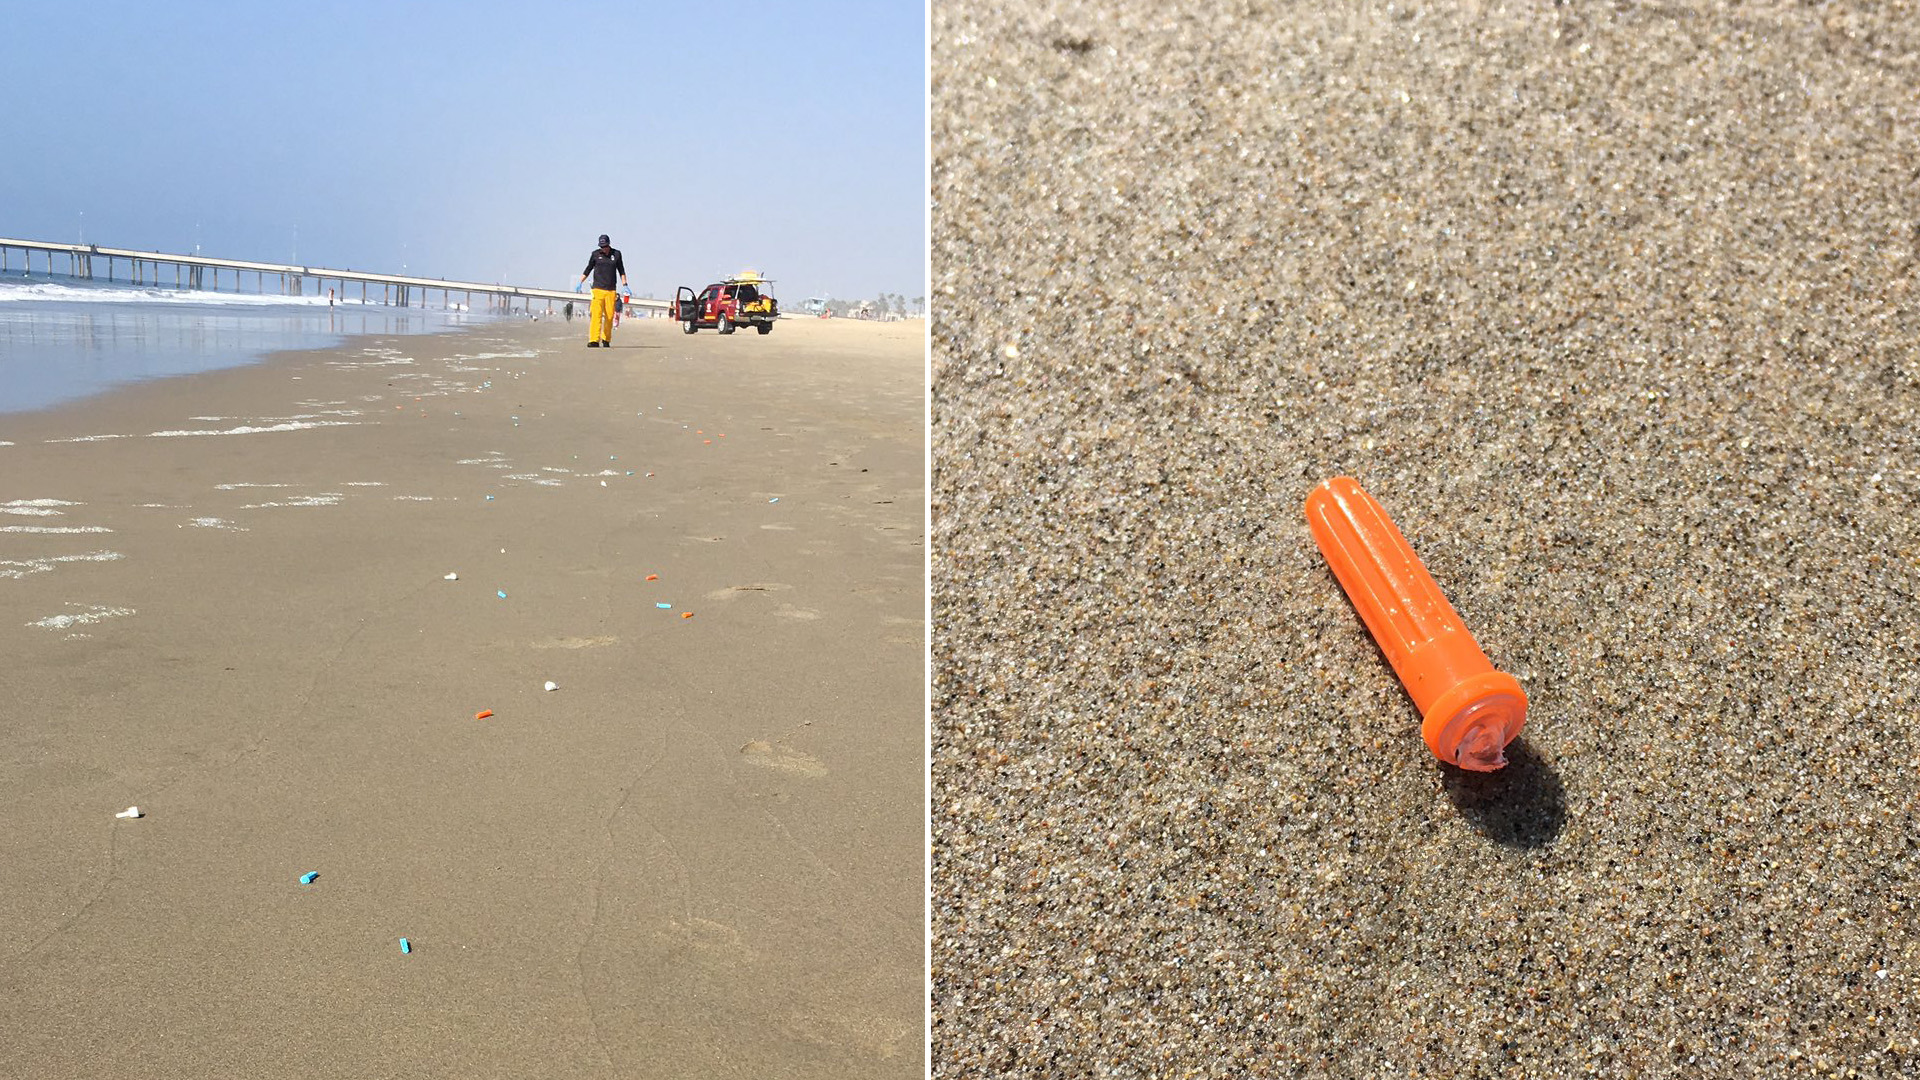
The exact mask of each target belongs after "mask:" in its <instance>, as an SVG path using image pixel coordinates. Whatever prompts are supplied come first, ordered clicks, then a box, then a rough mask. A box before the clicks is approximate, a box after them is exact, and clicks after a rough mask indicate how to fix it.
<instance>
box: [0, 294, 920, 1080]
mask: <svg viewBox="0 0 1920 1080" xmlns="http://www.w3.org/2000/svg"><path fill="white" fill-rule="evenodd" d="M923 334H924V331H923V329H922V324H921V323H918V322H910V323H903V324H890V325H884V326H883V325H867V324H846V323H832V322H820V321H815V320H807V321H794V322H792V323H791V324H790V323H782V324H781V325H780V326H779V327H778V328H777V330H776V332H775V333H774V334H772V335H771V336H768V337H764V338H763V337H757V336H753V335H744V336H734V337H730V338H721V337H719V336H717V335H714V334H712V333H702V334H699V335H696V336H694V337H684V336H683V335H682V334H681V333H680V331H679V328H678V327H677V326H675V325H674V324H670V323H668V322H666V321H664V320H660V321H635V320H629V321H628V322H627V323H626V324H625V325H623V326H622V327H621V329H620V330H619V331H618V332H617V334H616V341H615V347H614V348H613V349H611V350H588V349H586V348H585V347H584V339H585V328H584V325H583V324H582V323H580V322H574V323H571V324H568V323H564V322H559V321H543V322H537V323H502V324H498V325H491V326H486V327H482V328H478V329H475V330H472V331H469V332H465V333H454V334H445V335H434V336H426V337H406V338H387V339H382V338H361V339H354V340H353V341H351V342H350V343H349V344H348V345H346V346H343V347H341V348H337V349H327V350H320V351H313V352H298V353H286V354H280V355H277V356H275V357H273V358H271V359H269V360H268V361H266V362H264V363H261V364H259V365H255V366H250V367H246V368H240V369H235V370H229V371H222V372H216V373H209V374H204V375H195V376H188V377H183V378H177V379H170V380H165V381H160V382H155V383H150V384H144V385H140V386H137V387H133V388H130V389H126V390H121V391H116V392H113V393H110V394H106V395H103V396H100V397H96V398H92V399H89V400H86V401H83V402H79V403H77V404H73V405H69V406H66V407H63V408H59V409H55V410H51V411H46V412H38V413H31V414H22V415H17V416H8V417H4V418H0V444H3V445H0V611H4V612H5V615H6V617H5V618H4V619H0V655H4V656H5V657H6V661H5V663H4V665H3V666H0V703H3V704H0V815H3V816H4V820H5V822H6V828H5V829H4V830H0V866H4V867H5V873H4V874H0V1031H4V1033H5V1034H4V1036H0V1075H5V1076H20V1077H28V1076H31V1077H45V1078H52V1077H89V1078H100V1077H131V1076H203V1077H210V1076H233V1077H242V1076H244V1077H267V1076H355V1077H374V1076H394V1077H401V1076H406V1077H419V1076H544V1077H561V1076H580V1077H662V1078H665V1077H688V1076H716V1077H717V1076H734V1077H774V1076H779V1077H836V1078H840V1077H889V1078H893V1077H914V1076H919V1075H921V1073H922V1072H923V1069H924V1051H923V1045H924V1044H923V1038H924V1029H923V1003H924V992H923V988H924V982H923V979H924V952H923V950H924V942H925V926H924V919H923V914H922V913H923V898H924V878H923V866H924V863H923V854H924V842H923V838H924V824H925V810H924V805H925V804H924V783H925V773H924V744H923V738H924V688H925V667H924V664H925V655H926V647H925V633H926V628H925V625H924V614H923V604H924V598H925V592H924V588H925V585H924V559H925V550H926V547H925V540H926V538H925V535H924V526H923V520H924V519H923V513H924V507H925V490H924V479H923V475H924V474H923V453H924V446H925V439H926V433H925V430H924V421H923V407H924V400H925V398H924V366H923V359H922V358H923V348H924V345H923V343H924V337H923ZM448 575H457V578H456V579H455V580H448ZM549 681H550V682H552V683H554V684H555V685H556V686H557V689H555V690H552V691H548V690H546V689H544V688H543V687H544V685H545V684H546V683H548V682H549ZM489 711H490V712H491V715H489V716H486V717H484V718H483V719H476V716H477V715H478V714H481V713H485V712H489ZM136 805H137V806H138V807H139V809H140V811H141V814H142V816H140V817H139V818H137V819H135V818H116V816H115V815H116V813H117V812H120V811H123V810H124V809H126V808H127V807H129V806H136ZM308 873H316V874H317V877H315V878H314V879H313V880H312V882H311V883H310V884H304V885H303V884H302V883H301V878H302V876H303V875H305V874H308ZM402 938H405V939H407V941H408V944H409V946H410V948H411V951H410V952H403V951H402V947H401V939H402Z"/></svg>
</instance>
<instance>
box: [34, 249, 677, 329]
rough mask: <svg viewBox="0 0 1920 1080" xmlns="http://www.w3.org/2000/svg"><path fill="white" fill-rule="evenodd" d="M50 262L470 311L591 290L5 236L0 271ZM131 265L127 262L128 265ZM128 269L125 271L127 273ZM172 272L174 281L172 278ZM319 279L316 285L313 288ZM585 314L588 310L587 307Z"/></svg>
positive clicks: (108, 275) (87, 277) (652, 303)
mask: <svg viewBox="0 0 1920 1080" xmlns="http://www.w3.org/2000/svg"><path fill="white" fill-rule="evenodd" d="M36 262H40V263H42V264H43V265H44V266H45V267H46V270H45V272H46V273H47V274H48V275H49V276H52V275H54V274H58V273H61V270H60V269H56V267H61V266H64V270H65V274H66V276H67V277H71V278H77V279H79V280H82V281H101V280H105V281H125V282H126V283H127V284H129V285H147V286H152V287H155V288H168V287H171V288H175V289H194V290H208V291H212V292H220V291H223V290H224V291H227V292H246V291H248V290H247V289H246V283H247V282H248V281H251V282H252V283H253V286H254V287H253V290H252V291H254V292H256V293H267V292H268V291H269V289H268V283H269V281H272V282H273V283H274V286H275V287H274V288H273V289H272V290H271V291H273V292H277V293H279V294H281V295H283V296H326V295H327V289H328V287H329V286H328V283H329V282H332V283H333V286H332V287H333V288H335V289H337V290H338V293H337V296H338V298H339V299H341V300H345V299H348V298H349V295H350V294H349V292H348V288H349V286H350V285H357V286H359V288H358V295H357V296H356V297H355V298H356V299H358V300H360V301H362V302H364V303H376V302H377V303H382V304H387V305H390V306H392V307H420V308H425V307H428V306H429V305H430V303H431V299H432V297H433V295H434V294H436V293H437V294H439V296H440V306H441V307H443V308H446V307H452V306H453V298H454V296H456V295H458V296H459V297H461V303H462V304H463V305H464V310H468V311H471V310H473V298H474V297H476V296H478V297H480V299H481V302H482V303H483V304H485V306H486V310H489V311H495V312H503V313H504V312H514V311H525V312H532V311H535V310H539V309H544V310H545V311H548V312H551V311H553V310H554V305H555V304H564V303H567V302H569V301H574V302H579V303H581V304H582V306H583V307H584V305H585V301H586V300H587V296H586V294H584V293H576V292H572V291H570V290H566V289H534V288H527V287H525V286H520V285H501V284H498V283H495V284H491V285H489V284H486V283H484V282H478V281H448V280H446V279H444V278H422V277H408V276H406V275H404V274H370V273H365V272H363V271H359V270H332V269H328V268H326V267H318V266H293V265H285V264H279V263H260V262H246V261H243V260H240V259H215V258H210V257H208V256H205V255H170V254H167V253H165V252H160V251H132V250H128V249H125V248H105V247H100V246H99V245H97V244H54V243H48V242H46V241H44V240H15V239H11V238H9V237H0V272H6V271H9V270H12V269H14V268H15V267H16V265H17V266H18V268H19V269H21V270H23V271H25V272H27V273H29V274H31V273H33V272H34V270H35V266H34V264H35V263H36ZM122 263H125V266H124V268H123V267H122V266H121V264H122ZM123 269H124V275H122V276H116V275H121V272H122V270H123ZM169 278H171V280H168V279H169ZM309 285H311V286H312V289H313V291H311V292H309V291H308V286H309ZM667 303H668V302H667V301H665V300H643V299H640V298H639V297H634V298H632V299H630V300H628V301H627V304H628V306H629V308H630V309H639V310H642V311H645V312H646V313H647V314H652V313H654V312H660V313H662V314H665V312H666V310H667ZM581 314H583V315H584V314H585V311H584V310H583V311H582V312H581Z"/></svg>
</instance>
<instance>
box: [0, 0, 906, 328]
mask: <svg viewBox="0 0 1920 1080" xmlns="http://www.w3.org/2000/svg"><path fill="white" fill-rule="evenodd" d="M0 24H3V25H4V26H5V28H6V37H7V50H6V51H7V57H8V63H7V84H8V85H9V86H10V87H11V88H12V89H13V101H12V103H11V104H10V105H7V106H4V107H0V147H4V148H5V159H6V160H5V164H4V166H0V235H5V236H16V237H24V238H28V239H38V240H57V241H72V240H78V239H79V238H80V235H81V231H82V230H83V229H84V232H85V237H86V240H87V242H89V243H95V244H102V245H106V246H113V247H128V248H140V249H145V250H162V251H183V250H192V248H193V246H194V244H195V243H196V241H197V242H198V243H199V245H200V247H201V250H202V251H204V252H205V253H206V254H209V255H217V256H223V257H228V258H239V259H260V260H270V261H275V262H280V261H289V262H299V263H302V264H305V265H309V266H325V267H330V268H343V269H359V270H372V271H384V272H399V271H400V269H401V267H402V264H404V265H405V266H406V269H407V272H409V273H414V274H422V275H425V276H429V277H447V278H461V279H469V280H478V281H489V282H491V281H502V282H507V283H511V284H518V285H542V286H549V287H566V288H570V287H571V286H572V284H573V282H575V281H577V280H578V279H579V274H580V270H581V268H582V267H583V265H584V264H585V261H586V255H587V252H588V251H589V249H591V248H592V247H593V243H594V238H595V237H596V236H598V235H599V234H600V233H602V232H605V233H609V234H611V235H612V237H613V242H614V245H615V246H616V247H619V248H621V249H622V250H623V252H624V253H625V255H626V261H627V268H628V272H629V274H630V276H631V278H632V282H633V288H634V292H635V293H648V292H651V293H654V294H656V295H669V294H670V291H671V289H672V288H673V286H675V285H680V284H687V285H694V286H698V285H701V284H704V283H705V282H706V281H708V280H710V279H711V278H713V277H714V276H715V275H717V274H721V273H725V272H729V271H733V270H739V269H742V268H746V267H752V268H755V269H758V270H761V271H762V272H764V273H767V274H769V275H771V276H773V277H775V278H776V279H777V280H778V281H779V288H778V292H779V293H780V295H781V296H783V297H785V298H788V299H789V300H798V299H800V298H802V297H804V296H807V295H817V294H820V293H822V292H828V293H831V294H832V295H834V296H837V297H843V298H848V299H867V298H871V297H873V296H874V295H875V294H877V293H881V292H889V293H900V294H903V295H905V296H906V297H908V298H909V299H911V298H913V297H916V296H923V295H925V293H926V284H925V282H926V250H927V236H926V205H927V197H926V130H927V128H926V74H925V73H926V29H925V11H924V8H923V7H922V5H920V4H914V3H899V2H882V0H872V2H865V0H837V2H823V3H816V4H751V5H741V4H687V5H673V4H668V5H661V4H655V3H646V4H640V3H633V4H610V3H598V4H587V3H578V4H576V3H540V4H522V3H504V2H488V0H476V2H465V3H393V2H391V0H389V2H386V3H357V2H354V3H330V4H300V5H285V4H263V3H257V2H254V3H246V4H214V3H186V4H173V5H165V4H151V3H147V4H131V3H120V2H91V3H86V4H54V3H44V4H39V3H34V4H29V3H18V2H15V0H0ZM83 215H84V216H83ZM296 254H297V258H296V257H295V256H296Z"/></svg>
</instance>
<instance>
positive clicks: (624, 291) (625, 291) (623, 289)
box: [620, 285, 633, 300]
mask: <svg viewBox="0 0 1920 1080" xmlns="http://www.w3.org/2000/svg"><path fill="white" fill-rule="evenodd" d="M620 295H621V296H624V297H626V298H627V299H629V300H631V299H633V290H632V289H630V288H628V287H627V286H625V285H622V286H620Z"/></svg>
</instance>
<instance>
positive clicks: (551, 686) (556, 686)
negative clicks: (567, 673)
mask: <svg viewBox="0 0 1920 1080" xmlns="http://www.w3.org/2000/svg"><path fill="white" fill-rule="evenodd" d="M547 689H549V690H558V689H560V684H559V683H557V682H554V681H553V680H552V679H548V680H547Z"/></svg>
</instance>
